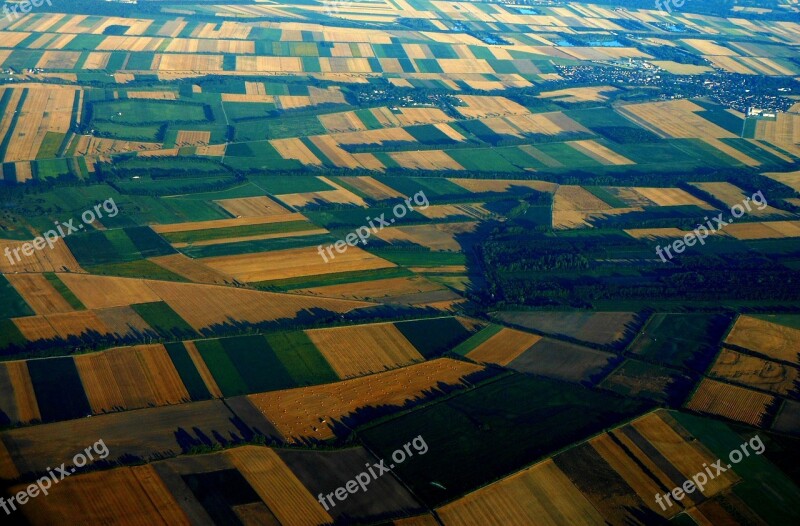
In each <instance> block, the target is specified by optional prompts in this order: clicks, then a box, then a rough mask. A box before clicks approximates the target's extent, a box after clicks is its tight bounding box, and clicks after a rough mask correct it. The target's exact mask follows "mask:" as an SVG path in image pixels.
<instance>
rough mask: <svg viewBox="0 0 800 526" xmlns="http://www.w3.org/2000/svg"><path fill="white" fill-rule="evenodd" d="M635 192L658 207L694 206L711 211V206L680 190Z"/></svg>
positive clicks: (661, 189) (642, 190)
mask: <svg viewBox="0 0 800 526" xmlns="http://www.w3.org/2000/svg"><path fill="white" fill-rule="evenodd" d="M633 191H634V192H636V193H637V194H639V195H641V196H643V197H644V198H645V199H647V200H649V201H652V202H653V203H655V204H656V205H658V206H686V205H694V206H699V207H700V208H705V209H711V208H712V207H711V205H709V204H708V203H706V202H705V201H701V200H700V199H698V198H696V197H694V196H693V195H692V194H690V193H688V192H687V191H685V190H682V189H680V188H641V187H637V188H633Z"/></svg>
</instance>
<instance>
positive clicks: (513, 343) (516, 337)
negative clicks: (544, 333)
mask: <svg viewBox="0 0 800 526" xmlns="http://www.w3.org/2000/svg"><path fill="white" fill-rule="evenodd" d="M541 339H542V337H541V336H539V335H538V334H531V333H529V332H522V331H518V330H516V329H509V328H506V327H503V328H502V329H500V332H498V333H497V334H495V335H494V336H492V337H491V338H489V339H488V340H486V341H485V342H483V343H482V344H480V345H479V346H477V347H475V348H474V349H473V350H471V351H470V352H469V353H468V354H467V358H469V359H470V360H475V361H476V362H485V363H495V364H498V365H508V364H509V363H510V362H511V361H513V360H514V359H515V358H517V357H518V356H520V355H521V354H522V353H524V352H525V351H527V350H528V349H530V348H531V347H532V346H533V344H535V343H536V342H538V341H539V340H541Z"/></svg>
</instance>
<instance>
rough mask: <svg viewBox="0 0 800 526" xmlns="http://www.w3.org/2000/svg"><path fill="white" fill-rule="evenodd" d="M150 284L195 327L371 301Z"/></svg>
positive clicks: (347, 308)
mask: <svg viewBox="0 0 800 526" xmlns="http://www.w3.org/2000/svg"><path fill="white" fill-rule="evenodd" d="M147 285H148V286H149V287H150V288H151V289H152V290H153V291H155V292H156V293H158V295H159V296H160V297H161V298H162V299H163V300H164V301H166V302H167V304H169V306H170V307H172V309H173V310H175V312H177V313H178V315H179V316H180V317H181V318H183V319H184V320H185V321H186V322H187V323H188V324H189V325H191V326H192V327H193V328H195V329H198V330H200V329H203V328H208V327H210V326H212V325H216V324H224V323H230V322H231V320H238V321H244V322H250V323H260V322H264V321H275V320H279V319H285V318H290V319H293V318H296V317H297V315H298V314H300V313H301V312H305V311H308V310H310V309H314V308H317V309H323V310H325V311H330V312H339V313H344V312H349V311H351V310H353V309H357V308H361V307H367V306H370V305H372V304H370V303H363V302H356V301H348V300H336V299H327V298H304V297H302V296H298V295H295V294H274V293H270V292H259V291H255V290H245V289H239V288H231V287H219V286H216V285H195V284H186V283H169V282H164V281H150V282H148V283H147Z"/></svg>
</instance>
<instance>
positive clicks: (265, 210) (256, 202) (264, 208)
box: [214, 196, 291, 217]
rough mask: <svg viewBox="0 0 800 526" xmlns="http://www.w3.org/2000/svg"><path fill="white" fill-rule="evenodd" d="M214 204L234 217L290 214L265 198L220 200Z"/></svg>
mask: <svg viewBox="0 0 800 526" xmlns="http://www.w3.org/2000/svg"><path fill="white" fill-rule="evenodd" d="M214 202H215V203H217V204H218V205H219V206H221V207H222V208H224V209H225V210H226V211H227V212H228V213H230V214H231V215H234V216H236V217H264V216H275V215H280V214H290V213H291V211H290V210H287V209H286V208H284V207H282V206H281V205H279V204H278V203H276V202H275V201H273V200H272V199H270V198H269V197H267V196H261V197H243V198H239V199H221V200H219V201H214Z"/></svg>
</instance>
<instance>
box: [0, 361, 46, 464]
mask: <svg viewBox="0 0 800 526" xmlns="http://www.w3.org/2000/svg"><path fill="white" fill-rule="evenodd" d="M0 387H1V388H2V389H0V411H2V412H3V413H4V414H5V415H6V416H7V417H8V419H9V421H10V422H11V423H15V424H16V423H21V424H27V423H29V422H32V421H35V420H41V419H42V416H41V414H39V404H38V402H37V401H36V393H35V392H34V390H33V383H32V381H31V375H30V372H29V371H28V364H27V362H25V361H13V362H5V363H2V364H0ZM0 443H2V441H0ZM0 477H2V474H0Z"/></svg>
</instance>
